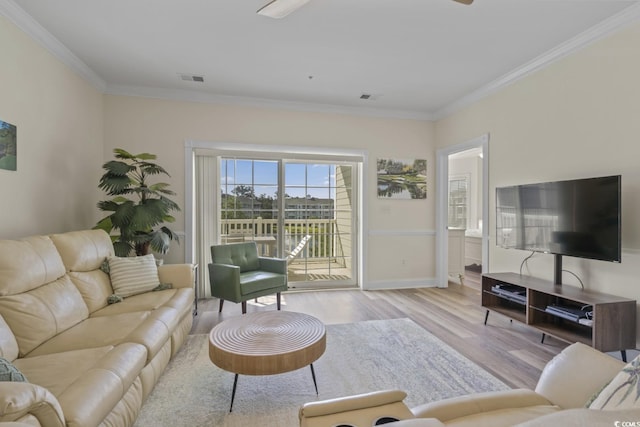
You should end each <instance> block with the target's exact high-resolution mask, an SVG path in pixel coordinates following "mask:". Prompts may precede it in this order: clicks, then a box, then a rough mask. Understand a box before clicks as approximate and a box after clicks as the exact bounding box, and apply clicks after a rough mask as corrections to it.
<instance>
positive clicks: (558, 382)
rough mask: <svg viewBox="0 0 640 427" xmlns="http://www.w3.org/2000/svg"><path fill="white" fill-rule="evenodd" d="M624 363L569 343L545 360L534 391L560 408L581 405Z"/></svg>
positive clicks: (589, 348) (607, 381)
mask: <svg viewBox="0 0 640 427" xmlns="http://www.w3.org/2000/svg"><path fill="white" fill-rule="evenodd" d="M624 365H625V363H624V362H622V361H620V360H617V359H614V358H613V357H611V356H609V355H608V354H605V353H602V352H600V351H598V350H595V349H593V348H592V347H589V346H587V345H584V344H581V343H575V344H571V345H570V346H568V347H566V348H565V349H564V350H562V352H560V353H559V354H558V355H556V356H555V357H554V358H553V359H551V360H550V361H549V363H547V365H546V366H545V367H544V369H543V370H542V374H540V379H539V380H538V384H537V385H536V389H535V390H536V392H537V393H538V394H541V395H543V396H544V397H546V398H547V399H549V401H551V402H553V404H554V405H558V406H560V407H561V408H563V409H569V408H580V407H584V405H585V404H586V403H587V401H588V400H589V399H590V398H591V397H592V396H593V395H594V394H595V393H597V392H599V391H600V390H602V388H603V387H604V386H605V385H607V384H608V383H609V381H611V379H612V378H613V377H614V376H616V374H618V372H620V371H621V370H622V368H623V367H624Z"/></svg>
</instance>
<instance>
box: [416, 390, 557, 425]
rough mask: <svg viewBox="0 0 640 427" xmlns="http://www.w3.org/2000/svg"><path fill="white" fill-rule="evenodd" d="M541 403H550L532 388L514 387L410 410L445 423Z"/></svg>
mask: <svg viewBox="0 0 640 427" xmlns="http://www.w3.org/2000/svg"><path fill="white" fill-rule="evenodd" d="M543 405H545V406H546V405H551V403H550V402H549V401H548V400H547V399H545V398H544V397H543V396H541V395H539V394H537V393H536V392H534V391H532V390H526V389H516V390H506V391H490V392H485V393H474V394H469V395H465V396H459V397H452V398H450V399H444V400H440V401H437V402H431V403H425V404H423V405H420V406H417V407H415V408H412V409H411V412H413V415H415V416H416V417H418V418H437V419H439V420H440V421H442V422H443V423H446V422H447V421H450V420H453V419H456V418H461V417H466V416H469V415H474V414H478V413H483V412H490V411H497V410H500V409H511V408H526V407H530V406H543Z"/></svg>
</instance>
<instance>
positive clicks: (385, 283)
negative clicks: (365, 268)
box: [362, 277, 437, 291]
mask: <svg viewBox="0 0 640 427" xmlns="http://www.w3.org/2000/svg"><path fill="white" fill-rule="evenodd" d="M436 283H437V281H436V278H435V277H428V278H424V279H401V280H373V281H369V282H367V283H365V284H364V286H363V287H362V289H363V290H365V291H381V290H391V289H411V288H435V287H436V286H437V284H436Z"/></svg>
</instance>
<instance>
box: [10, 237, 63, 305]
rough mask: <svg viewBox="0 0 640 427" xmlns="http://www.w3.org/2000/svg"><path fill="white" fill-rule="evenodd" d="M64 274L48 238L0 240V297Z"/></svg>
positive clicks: (31, 287)
mask: <svg viewBox="0 0 640 427" xmlns="http://www.w3.org/2000/svg"><path fill="white" fill-rule="evenodd" d="M64 274H65V268H64V264H63V263H62V259H61V258H60V254H58V251H57V249H56V247H55V246H54V244H53V242H52V241H51V239H49V238H48V237H46V236H33V237H28V238H26V239H23V240H0V296H6V295H16V294H21V293H23V292H27V291H30V290H32V289H36V288H38V287H40V286H42V285H44V284H46V283H49V282H53V281H54V280H56V279H59V278H60V277H62V276H64Z"/></svg>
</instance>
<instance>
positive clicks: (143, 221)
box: [94, 148, 180, 256]
mask: <svg viewBox="0 0 640 427" xmlns="http://www.w3.org/2000/svg"><path fill="white" fill-rule="evenodd" d="M113 152H114V153H115V157H116V159H117V160H111V161H109V162H107V163H105V164H104V165H102V168H103V169H104V170H105V171H106V172H105V173H104V175H102V178H100V184H99V185H98V188H100V189H101V190H104V191H105V192H106V193H107V195H109V196H112V198H111V199H109V200H104V201H101V202H98V208H99V209H100V210H102V211H105V212H109V215H107V216H106V217H104V218H103V219H101V220H100V221H99V222H98V224H96V226H95V227H94V228H99V229H102V230H105V231H106V232H107V233H109V234H110V235H111V240H112V241H113V248H114V252H115V254H116V255H117V256H129V254H131V252H132V251H135V253H136V255H138V256H141V255H146V254H148V253H150V249H152V250H154V251H155V252H158V253H161V254H165V253H167V251H168V250H169V244H170V243H171V241H172V240H175V241H177V242H179V238H178V236H177V235H176V234H175V233H174V232H173V231H171V230H170V229H169V228H168V227H166V226H164V225H162V226H160V225H161V224H164V223H172V222H174V221H175V218H174V217H173V216H171V212H172V211H180V207H179V206H178V205H177V204H176V203H175V202H174V201H172V200H171V199H169V198H168V197H167V196H171V195H174V194H175V193H174V192H173V191H171V190H169V188H168V187H169V184H167V183H164V182H157V183H151V182H149V179H150V178H151V177H155V176H156V175H161V174H164V175H167V176H170V175H169V173H168V172H167V171H166V170H165V169H164V168H163V167H161V166H159V165H158V164H156V163H154V162H153V160H155V159H156V156H155V155H154V154H149V153H141V154H135V155H134V154H131V153H128V152H127V151H125V150H123V149H121V148H116V149H115V150H113ZM113 231H115V233H116V234H112V232H113Z"/></svg>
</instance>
